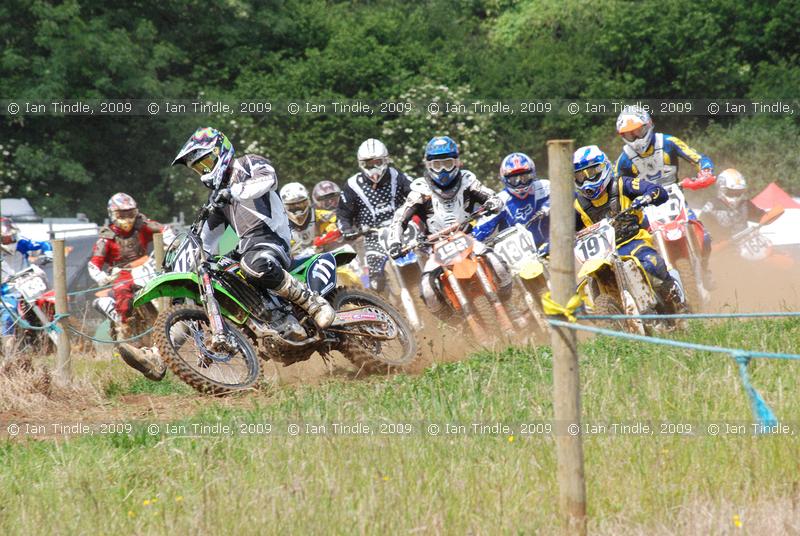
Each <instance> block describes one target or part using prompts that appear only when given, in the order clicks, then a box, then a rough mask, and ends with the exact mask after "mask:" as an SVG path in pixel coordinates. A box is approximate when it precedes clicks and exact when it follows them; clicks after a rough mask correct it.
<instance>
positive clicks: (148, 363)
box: [119, 343, 167, 382]
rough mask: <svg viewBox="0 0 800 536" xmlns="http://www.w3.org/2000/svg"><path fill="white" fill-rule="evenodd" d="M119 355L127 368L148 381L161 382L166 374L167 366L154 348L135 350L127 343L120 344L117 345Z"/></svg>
mask: <svg viewBox="0 0 800 536" xmlns="http://www.w3.org/2000/svg"><path fill="white" fill-rule="evenodd" d="M119 354H120V357H122V360H123V361H125V363H126V364H127V365H128V366H130V367H131V368H134V369H136V370H138V371H139V372H141V373H142V374H144V376H145V378H147V379H148V380H153V381H155V382H157V381H161V379H162V378H164V374H166V372H167V365H166V364H165V363H164V361H163V360H162V359H161V356H160V355H159V353H158V349H157V348H155V347H153V348H147V347H144V348H136V347H135V346H133V345H130V344H128V343H122V344H120V345H119Z"/></svg>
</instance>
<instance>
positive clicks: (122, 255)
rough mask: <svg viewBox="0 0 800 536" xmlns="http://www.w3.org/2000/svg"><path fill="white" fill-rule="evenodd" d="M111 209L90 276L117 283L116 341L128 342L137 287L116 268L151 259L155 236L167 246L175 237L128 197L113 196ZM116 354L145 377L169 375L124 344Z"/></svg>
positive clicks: (113, 289) (103, 282)
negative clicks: (151, 245) (132, 305)
mask: <svg viewBox="0 0 800 536" xmlns="http://www.w3.org/2000/svg"><path fill="white" fill-rule="evenodd" d="M107 208H108V221H109V225H108V226H106V227H103V228H102V229H100V232H99V236H98V239H97V242H96V243H95V245H94V248H93V249H92V256H91V258H90V259H89V262H88V263H87V268H88V270H89V276H90V277H91V278H92V279H94V281H95V282H96V283H97V284H98V285H99V286H101V287H104V286H106V285H109V284H112V283H113V286H112V287H111V297H112V298H113V299H114V312H115V313H116V315H117V320H116V321H115V322H114V324H115V330H116V338H117V339H127V338H129V337H131V336H132V335H134V334H133V333H132V330H131V327H130V325H129V323H128V321H129V319H130V314H131V303H132V301H133V294H134V290H135V288H134V287H135V286H137V283H136V282H134V280H133V278H132V277H131V274H130V272H128V271H126V270H122V271H120V272H119V273H118V274H117V273H113V272H114V268H123V267H124V266H125V265H127V264H129V263H131V262H133V261H135V260H136V259H138V258H140V257H142V256H144V255H147V247H148V246H149V245H150V244H151V243H152V242H153V234H155V233H162V234H163V235H164V243H165V244H169V243H170V242H172V240H174V238H175V235H174V233H173V232H172V230H171V229H170V228H169V227H167V226H166V225H162V224H161V223H158V222H157V221H153V220H151V219H148V218H147V217H146V216H145V215H144V214H141V213H140V212H139V207H138V205H137V204H136V201H135V200H134V199H133V197H131V196H130V195H128V194H126V193H123V192H118V193H116V194H114V195H112V196H111V198H110V199H109V200H108V205H107ZM104 267H108V269H109V272H106V271H104ZM139 284H141V282H140V283H139ZM116 350H118V352H119V355H120V357H122V359H123V360H124V361H125V362H126V363H127V364H128V365H130V366H131V367H133V368H135V369H136V370H139V371H140V372H142V373H144V374H149V373H150V372H152V375H153V376H154V377H163V375H164V372H165V371H166V368H165V367H163V366H161V364H160V363H152V362H151V361H150V360H149V359H148V355H147V352H146V351H145V352H142V351H139V350H138V349H136V348H135V347H133V346H131V345H129V344H127V343H123V344H120V345H119V346H118V348H116ZM152 365H156V366H152ZM151 369H152V370H151Z"/></svg>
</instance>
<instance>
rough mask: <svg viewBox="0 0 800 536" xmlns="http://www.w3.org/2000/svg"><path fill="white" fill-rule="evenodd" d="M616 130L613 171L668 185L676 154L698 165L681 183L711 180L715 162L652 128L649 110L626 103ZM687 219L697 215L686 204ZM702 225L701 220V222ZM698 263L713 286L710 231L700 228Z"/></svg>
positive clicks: (694, 186) (700, 184)
mask: <svg viewBox="0 0 800 536" xmlns="http://www.w3.org/2000/svg"><path fill="white" fill-rule="evenodd" d="M617 133H618V134H619V135H620V136H621V137H622V141H624V142H625V146H624V147H623V148H622V153H620V155H619V158H617V164H616V170H615V171H616V174H617V175H618V176H623V177H642V178H644V179H646V180H648V181H649V182H653V183H656V184H659V185H661V186H668V185H670V184H675V183H676V182H677V181H678V158H683V159H684V160H686V161H687V162H690V163H691V164H692V165H694V166H695V168H696V169H697V177H696V178H695V179H690V180H686V181H681V183H680V186H681V187H684V188H688V189H689V190H700V189H703V188H707V187H709V186H711V185H712V184H714V182H715V181H716V177H714V163H713V162H712V161H711V159H710V158H709V157H707V156H705V155H703V154H701V153H699V152H697V151H696V150H694V149H692V148H691V147H689V146H688V145H687V144H686V143H685V142H684V141H683V140H680V139H678V138H676V137H675V136H671V135H669V134H663V133H661V132H655V131H654V128H653V119H652V118H651V117H650V113H649V112H648V111H647V110H646V109H644V108H642V107H641V106H625V107H624V108H623V109H622V112H620V114H619V116H618V117H617ZM687 209H688V210H687V213H688V216H689V219H690V220H697V215H696V214H695V213H694V211H693V210H692V209H691V208H688V207H687ZM700 225H701V226H702V223H701V224H700ZM702 249H703V251H702V255H701V257H702V258H701V263H702V267H703V273H704V279H705V283H706V286H707V287H712V286H713V284H712V279H713V278H712V276H711V271H710V270H709V268H708V261H709V258H710V257H711V235H710V234H709V233H708V231H707V230H706V229H705V228H703V248H702Z"/></svg>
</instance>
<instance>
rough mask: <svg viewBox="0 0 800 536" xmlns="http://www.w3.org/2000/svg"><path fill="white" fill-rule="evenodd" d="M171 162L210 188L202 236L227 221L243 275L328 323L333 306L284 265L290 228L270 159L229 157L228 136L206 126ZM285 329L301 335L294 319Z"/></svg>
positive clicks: (319, 322) (324, 325)
mask: <svg viewBox="0 0 800 536" xmlns="http://www.w3.org/2000/svg"><path fill="white" fill-rule="evenodd" d="M172 164H173V165H176V164H183V165H185V166H186V167H188V168H190V169H192V170H194V171H195V172H196V173H197V174H198V175H200V180H201V181H202V183H203V185H205V186H206V187H207V188H209V189H211V190H213V193H212V194H211V195H212V196H214V199H211V198H209V201H211V202H212V203H213V204H214V205H215V206H216V207H217V208H216V210H215V211H214V212H212V214H211V215H210V216H209V218H208V220H207V221H206V224H205V226H204V228H203V238H204V242H206V240H208V241H207V243H210V242H211V241H212V240H213V232H214V230H215V229H216V228H218V227H219V226H221V225H223V224H227V225H230V226H231V227H233V229H234V231H235V232H236V235H237V236H238V237H239V243H238V245H237V247H236V253H237V255H238V256H239V257H240V266H241V268H242V271H243V272H244V274H245V277H246V278H247V279H248V281H250V282H251V283H252V284H253V285H255V286H256V287H257V288H259V289H262V290H263V291H270V292H274V293H275V294H277V295H278V296H280V297H282V298H284V299H286V300H288V301H290V302H292V303H294V304H295V305H297V306H299V307H300V308H301V309H303V310H304V311H306V312H307V313H308V314H309V316H311V317H312V318H313V319H314V322H315V323H316V324H317V326H319V327H320V328H327V327H328V326H330V325H331V324H332V323H333V320H334V317H335V314H336V313H335V311H334V309H333V307H331V305H330V304H329V303H328V302H327V301H326V300H325V298H323V297H321V296H320V295H318V294H316V293H314V292H312V291H311V290H310V289H309V288H308V287H307V286H306V285H305V284H304V283H301V282H300V281H298V280H297V279H295V278H294V277H292V276H291V275H290V274H289V273H288V272H287V271H286V270H287V269H288V268H289V267H290V266H291V262H292V256H291V252H290V244H291V240H292V233H291V229H290V227H289V218H288V216H287V214H286V209H285V208H284V205H283V203H282V202H281V198H280V196H279V195H278V192H277V188H278V176H277V173H276V172H275V168H273V167H272V164H271V163H270V161H269V160H267V159H266V158H264V157H263V156H259V155H254V154H245V155H243V156H241V157H239V158H235V159H234V148H233V145H232V144H231V142H230V140H228V138H227V137H226V136H225V135H224V134H223V133H222V132H220V131H218V130H216V129H214V128H211V127H206V128H199V129H197V131H195V133H194V134H192V136H191V137H190V138H189V140H188V141H187V142H186V143H185V144H184V146H183V148H181V150H180V151H179V152H178V155H177V156H176V157H175V160H174V161H173V162H172ZM291 331H292V334H291V336H293V337H296V338H304V337H305V336H306V334H305V330H304V329H303V328H302V326H300V325H299V323H297V322H296V321H293V322H292V326H291Z"/></svg>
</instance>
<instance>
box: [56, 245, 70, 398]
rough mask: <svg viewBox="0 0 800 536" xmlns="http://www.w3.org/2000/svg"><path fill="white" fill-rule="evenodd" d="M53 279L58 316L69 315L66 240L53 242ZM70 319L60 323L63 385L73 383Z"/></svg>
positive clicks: (59, 364) (58, 366)
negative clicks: (68, 326)
mask: <svg viewBox="0 0 800 536" xmlns="http://www.w3.org/2000/svg"><path fill="white" fill-rule="evenodd" d="M53 279H54V280H55V281H54V289H55V291H56V314H67V313H68V312H69V306H68V304H67V256H66V249H65V244H64V239H63V238H59V239H56V240H53ZM67 325H68V319H67V318H62V319H61V320H59V321H58V327H59V328H61V331H60V332H59V334H58V345H57V346H58V350H57V353H56V378H57V379H58V380H59V381H61V382H62V383H69V382H71V381H72V358H71V357H70V350H71V348H70V342H69V331H68V330H67Z"/></svg>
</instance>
